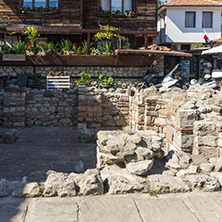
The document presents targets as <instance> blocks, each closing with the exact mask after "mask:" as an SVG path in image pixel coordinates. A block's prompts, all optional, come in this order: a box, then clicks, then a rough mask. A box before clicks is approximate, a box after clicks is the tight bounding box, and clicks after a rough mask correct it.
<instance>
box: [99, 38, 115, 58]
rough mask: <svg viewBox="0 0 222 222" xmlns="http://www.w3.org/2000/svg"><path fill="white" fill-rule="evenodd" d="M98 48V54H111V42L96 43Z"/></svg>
mask: <svg viewBox="0 0 222 222" xmlns="http://www.w3.org/2000/svg"><path fill="white" fill-rule="evenodd" d="M98 49H99V51H100V54H102V55H111V54H112V50H111V42H108V41H103V42H102V44H100V45H98Z"/></svg>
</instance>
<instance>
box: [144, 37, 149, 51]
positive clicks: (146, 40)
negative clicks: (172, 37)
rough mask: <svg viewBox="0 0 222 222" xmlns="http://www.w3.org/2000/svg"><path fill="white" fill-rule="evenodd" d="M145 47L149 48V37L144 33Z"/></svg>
mask: <svg viewBox="0 0 222 222" xmlns="http://www.w3.org/2000/svg"><path fill="white" fill-rule="evenodd" d="M144 47H145V49H147V47H148V37H147V35H146V34H145V35H144Z"/></svg>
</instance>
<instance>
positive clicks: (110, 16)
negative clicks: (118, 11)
mask: <svg viewBox="0 0 222 222" xmlns="http://www.w3.org/2000/svg"><path fill="white" fill-rule="evenodd" d="M102 16H103V17H108V18H109V20H112V19H113V14H112V12H111V11H102Z"/></svg>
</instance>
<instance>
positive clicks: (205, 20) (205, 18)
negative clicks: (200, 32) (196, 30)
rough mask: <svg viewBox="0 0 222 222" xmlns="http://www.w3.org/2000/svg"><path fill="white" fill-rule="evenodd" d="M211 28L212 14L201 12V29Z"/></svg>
mask: <svg viewBox="0 0 222 222" xmlns="http://www.w3.org/2000/svg"><path fill="white" fill-rule="evenodd" d="M212 27H213V12H202V28H212Z"/></svg>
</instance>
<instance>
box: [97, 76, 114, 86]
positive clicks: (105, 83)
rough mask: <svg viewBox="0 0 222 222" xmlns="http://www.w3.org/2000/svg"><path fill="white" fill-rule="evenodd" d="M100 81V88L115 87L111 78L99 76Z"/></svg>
mask: <svg viewBox="0 0 222 222" xmlns="http://www.w3.org/2000/svg"><path fill="white" fill-rule="evenodd" d="M99 80H100V83H99V86H100V87H101V86H109V85H113V84H114V80H113V78H112V77H111V76H109V77H106V76H104V75H102V74H101V75H99Z"/></svg>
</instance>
